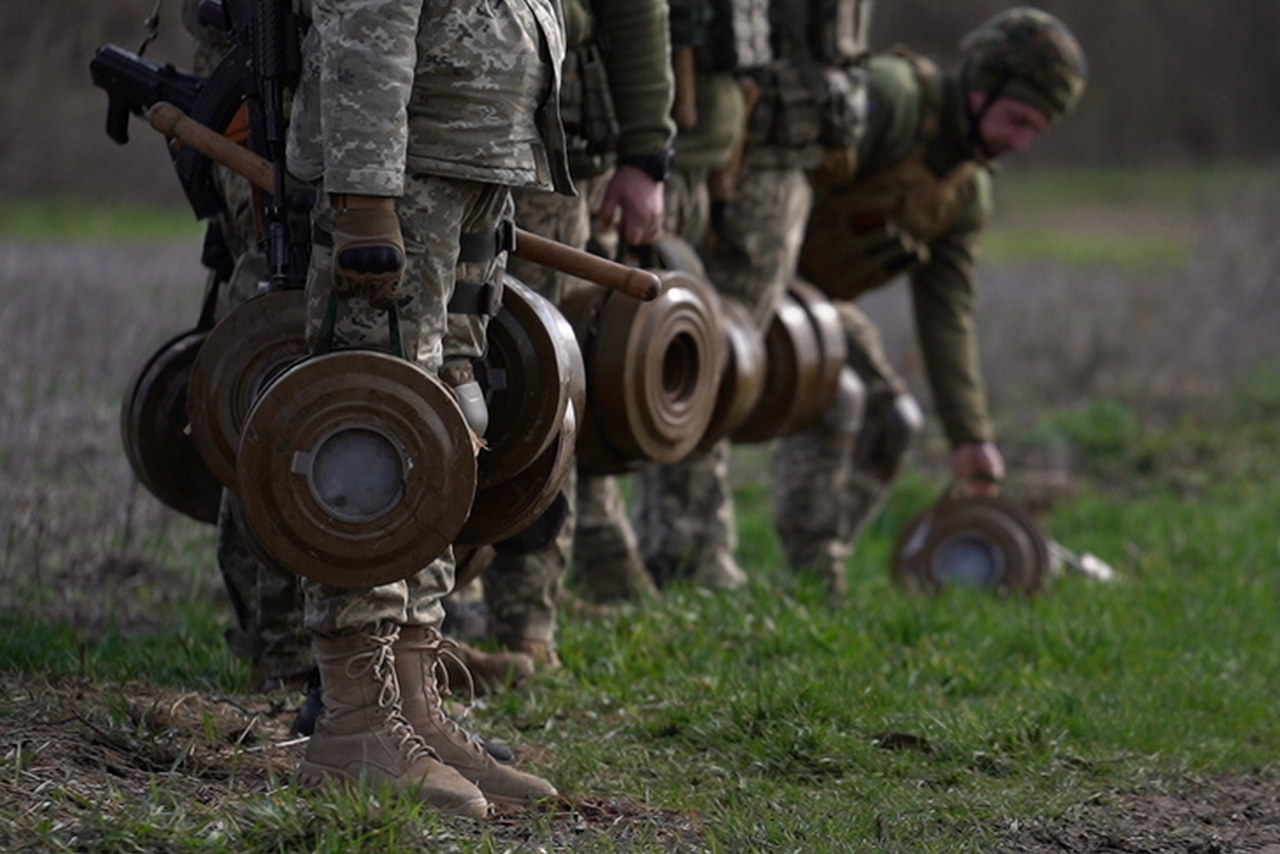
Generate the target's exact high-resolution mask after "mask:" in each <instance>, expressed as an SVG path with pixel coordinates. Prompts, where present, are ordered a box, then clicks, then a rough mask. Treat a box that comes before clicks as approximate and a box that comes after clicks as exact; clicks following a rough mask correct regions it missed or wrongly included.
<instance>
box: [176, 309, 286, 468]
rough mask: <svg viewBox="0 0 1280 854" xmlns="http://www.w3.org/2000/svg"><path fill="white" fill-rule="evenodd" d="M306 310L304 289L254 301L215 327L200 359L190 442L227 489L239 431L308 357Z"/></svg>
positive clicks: (194, 371) (190, 402)
mask: <svg viewBox="0 0 1280 854" xmlns="http://www.w3.org/2000/svg"><path fill="white" fill-rule="evenodd" d="M306 310H307V307H306V297H305V296H304V294H303V292H302V291H301V290H296V289H295V290H285V291H275V292H272V293H266V294H263V295H262V296H258V297H254V298H253V299H251V300H249V301H247V302H244V303H241V304H240V305H239V306H237V307H236V308H235V309H234V310H232V311H231V312H230V313H229V314H227V316H226V317H224V318H223V319H222V320H221V321H219V322H218V324H217V325H216V326H214V327H213V330H212V331H211V332H210V333H209V337H208V338H206V339H205V342H204V346H203V347H201V348H200V353H199V355H198V356H196V360H195V364H194V365H193V366H192V368H191V387H190V390H189V391H188V393H187V411H188V413H189V415H190V416H191V439H192V441H193V442H195V445H196V449H197V450H198V451H199V452H200V456H201V457H203V458H204V461H205V463H206V464H208V466H209V470H210V471H212V472H213V474H214V476H215V477H217V478H218V480H219V481H221V482H222V483H223V484H225V485H227V486H232V485H233V484H234V483H235V479H236V452H237V450H238V448H239V447H240V431H241V430H242V429H243V428H244V422H245V418H246V417H248V415H249V410H250V409H251V408H252V407H253V404H254V401H256V400H257V399H258V395H259V394H260V393H261V392H262V390H263V389H264V388H266V386H267V384H268V383H270V381H271V380H273V379H275V377H277V376H279V375H280V374H281V373H282V372H283V371H284V369H285V368H287V367H289V366H290V365H293V364H295V363H297V362H298V361H300V360H301V359H302V358H304V357H305V356H306V355H307V352H308V350H307V341H306V335H305V329H306Z"/></svg>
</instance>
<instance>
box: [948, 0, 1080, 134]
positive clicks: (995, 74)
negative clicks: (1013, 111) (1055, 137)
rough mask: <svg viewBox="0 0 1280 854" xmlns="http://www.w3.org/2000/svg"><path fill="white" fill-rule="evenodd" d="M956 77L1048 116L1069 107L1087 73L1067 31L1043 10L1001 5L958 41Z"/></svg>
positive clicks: (1067, 109)
mask: <svg viewBox="0 0 1280 854" xmlns="http://www.w3.org/2000/svg"><path fill="white" fill-rule="evenodd" d="M960 49H961V51H963V53H964V62H963V65H962V71H961V75H962V79H963V80H964V81H965V85H966V86H967V87H968V88H969V89H971V90H978V91H990V90H992V89H993V88H994V87H997V86H1001V87H1002V88H1001V89H1000V95H1001V97H1008V98H1016V99H1018V100H1020V101H1025V102H1027V103H1029V104H1031V105H1032V106H1035V107H1038V108H1039V109H1041V110H1043V111H1044V112H1045V114H1046V115H1048V116H1049V117H1050V118H1056V117H1058V116H1062V115H1065V114H1067V113H1069V112H1070V111H1071V109H1072V108H1073V107H1074V106H1075V105H1076V102H1077V101H1079V100H1080V96H1081V95H1082V94H1084V87H1085V82H1086V80H1087V79H1088V76H1089V66H1088V62H1087V61H1086V60H1085V56H1084V51H1083V50H1082V49H1081V47H1080V43H1079V42H1078V41H1077V40H1076V37H1075V35H1074V34H1072V32H1071V30H1070V29H1069V28H1068V27H1067V25H1066V24H1064V23H1063V22H1062V21H1060V20H1059V19H1058V18H1055V17H1054V16H1053V15H1050V14H1049V13H1048V12H1044V11H1041V10H1040V9H1034V8H1032V7H1030V6H1017V7H1014V8H1012V9H1006V10H1005V11H1003V12H1000V13H998V14H996V15H995V16H993V17H992V18H990V19H989V20H987V21H986V22H985V23H984V24H982V25H981V26H979V27H978V28H977V29H975V30H974V31H973V32H971V33H969V34H968V35H967V36H965V37H964V38H963V39H961V41H960Z"/></svg>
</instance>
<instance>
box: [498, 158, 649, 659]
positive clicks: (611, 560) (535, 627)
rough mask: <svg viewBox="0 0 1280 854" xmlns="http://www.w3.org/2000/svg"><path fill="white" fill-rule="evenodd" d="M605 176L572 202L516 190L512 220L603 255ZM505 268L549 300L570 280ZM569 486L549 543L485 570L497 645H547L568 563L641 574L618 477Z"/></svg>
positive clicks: (607, 238) (534, 268) (532, 269)
mask: <svg viewBox="0 0 1280 854" xmlns="http://www.w3.org/2000/svg"><path fill="white" fill-rule="evenodd" d="M608 177H609V176H608V175H602V176H600V177H598V178H593V179H587V180H579V181H578V189H579V191H580V193H581V195H580V196H579V198H577V199H571V198H567V197H565V196H559V195H554V194H551V193H541V192H536V191H532V190H516V191H515V193H514V195H515V201H516V221H517V222H518V223H519V224H520V226H521V227H522V228H525V229H528V230H529V231H531V232H533V233H535V234H539V235H542V236H543V237H549V238H552V239H554V240H558V241H560V242H561V243H565V244H568V245H570V246H575V247H579V248H583V247H590V248H592V249H593V251H599V252H602V253H603V254H609V253H610V250H611V248H612V245H613V243H614V241H613V239H612V238H613V236H612V235H610V234H602V233H600V231H599V229H597V228H595V227H594V226H593V222H592V216H591V211H593V210H595V209H596V208H597V207H598V206H599V200H600V196H601V194H602V193H603V192H604V188H605V186H606V185H607V179H608ZM508 269H509V271H510V272H511V273H512V275H514V276H515V277H516V278H518V279H520V280H521V281H522V282H524V283H525V284H527V285H528V286H529V287H530V288H532V289H533V290H535V291H537V292H538V293H539V294H541V295H542V296H544V297H546V298H547V299H549V300H550V301H551V302H553V303H557V302H559V301H560V299H561V298H562V296H563V295H564V293H565V289H566V288H567V287H570V286H572V283H573V281H574V280H573V279H572V277H569V276H566V275H565V274H563V273H559V272H557V271H555V270H552V269H551V268H549V267H543V266H541V265H538V264H533V263H531V262H528V261H524V260H522V259H519V258H513V259H511V261H510V264H509V266H508ZM587 286H588V287H596V286H595V285H587ZM588 405H590V401H588ZM569 481H570V482H569V483H568V484H566V487H565V493H566V497H567V498H568V499H569V514H568V517H567V518H566V520H565V523H564V526H563V527H562V528H561V530H560V532H559V534H558V536H557V537H556V539H555V541H554V542H553V543H551V544H549V545H547V546H545V547H544V548H541V549H537V550H535V551H532V552H527V553H514V552H503V551H500V552H499V554H498V555H497V556H496V557H495V558H494V561H493V563H492V564H491V565H490V566H489V568H488V569H486V570H485V574H484V590H485V601H486V603H487V604H488V606H489V611H490V615H491V616H492V619H493V627H494V632H495V634H496V635H497V637H498V639H499V641H500V642H502V643H503V644H504V645H507V646H514V645H517V644H519V643H521V642H523V641H532V642H535V643H540V644H545V645H547V646H549V647H552V648H553V647H554V643H555V634H556V612H557V604H556V603H557V600H558V598H559V596H560V592H561V590H562V588H563V586H564V583H565V580H566V576H567V574H568V571H569V564H570V561H571V560H572V561H573V562H574V564H575V568H576V570H577V573H578V575H579V577H585V578H586V579H587V584H588V585H590V583H591V582H590V580H589V579H590V578H591V577H593V576H596V575H611V574H613V573H615V572H618V571H623V572H625V571H628V569H632V570H634V569H636V568H638V569H640V570H641V571H642V567H641V566H640V558H639V553H638V550H637V547H636V539H635V533H634V532H633V531H632V529H631V522H630V520H629V519H628V518H627V515H626V512H625V509H624V507H623V503H622V499H621V492H620V490H619V486H618V483H617V479H616V478H614V477H612V476H600V475H590V474H585V473H581V474H577V475H576V476H571V477H570V478H569Z"/></svg>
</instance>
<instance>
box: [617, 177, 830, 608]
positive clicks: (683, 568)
mask: <svg viewBox="0 0 1280 854" xmlns="http://www.w3.org/2000/svg"><path fill="white" fill-rule="evenodd" d="M699 180H700V181H701V183H700V184H699V183H698V181H699ZM706 187H707V184H706V181H705V177H704V176H700V175H698V174H696V173H693V174H691V175H686V176H684V179H683V180H679V181H674V182H672V183H671V184H670V185H669V186H668V198H667V207H668V220H669V222H671V223H672V224H673V225H674V226H675V227H674V228H673V229H672V230H673V231H674V232H675V233H677V234H679V235H680V236H682V237H685V238H686V239H687V240H690V241H691V242H692V241H694V240H697V239H699V238H701V237H702V236H703V235H706V239H705V240H701V241H700V242H699V243H696V244H695V245H696V246H698V248H699V251H700V254H701V255H702V259H703V262H704V264H705V265H706V269H707V276H708V278H709V279H710V280H711V283H712V284H713V285H715V287H716V289H717V290H719V291H720V293H722V294H723V295H724V296H725V297H727V298H729V299H736V300H738V301H739V302H741V303H742V304H743V305H744V306H745V307H746V308H747V310H748V311H749V312H750V314H751V316H752V317H753V318H754V319H755V321H756V323H757V324H758V325H759V326H760V328H761V329H764V328H765V325H766V324H767V323H768V322H769V319H770V317H771V316H772V313H773V305H774V302H775V301H776V300H777V298H778V296H779V294H781V293H782V292H783V291H784V290H785V289H786V287H787V285H788V284H789V283H790V281H791V279H792V277H793V276H794V275H795V269H796V263H797V259H798V256H799V252H800V245H801V241H802V240H803V238H804V224H805V219H806V217H807V216H808V213H809V207H810V205H811V203H812V192H811V190H810V188H809V183H808V179H807V178H806V177H805V174H804V172H803V171H802V170H799V169H773V168H748V169H747V170H746V171H745V172H744V173H743V175H742V176H741V180H740V181H739V183H738V188H737V196H736V197H735V198H734V199H733V200H731V201H728V202H726V203H725V204H724V205H723V207H722V208H721V209H720V211H719V214H720V215H718V216H717V217H716V218H715V221H714V222H712V223H711V224H710V225H711V228H710V229H708V228H707V223H706V221H705V220H703V221H699V216H698V214H699V213H700V212H704V211H705V212H707V216H710V214H709V211H710V204H709V202H708V201H707V196H706V194H707V190H706ZM729 463H730V450H729V443H728V442H727V441H723V442H721V443H718V444H717V445H716V447H715V448H714V449H713V450H712V451H711V452H709V453H704V454H700V455H697V456H693V457H690V458H688V459H686V460H683V461H681V462H679V463H675V464H672V465H665V466H650V467H648V468H647V469H646V471H645V472H644V473H643V475H642V476H641V477H639V478H637V483H636V504H637V510H636V518H637V529H638V532H639V534H640V539H641V543H642V544H643V550H644V555H645V561H646V563H647V564H648V565H649V567H650V569H651V571H652V572H653V573H654V574H655V576H657V577H658V578H660V579H662V580H664V581H665V580H669V579H670V578H673V577H680V576H686V577H690V578H693V579H694V580H695V581H697V582H698V583H701V584H704V585H706V586H710V587H733V586H737V585H739V584H741V583H742V582H743V581H744V580H745V576H744V574H743V573H742V570H741V568H740V567H739V566H738V564H737V561H736V559H735V557H734V551H735V549H736V548H737V527H736V523H735V521H734V512H733V494H732V487H731V484H730V482H729Z"/></svg>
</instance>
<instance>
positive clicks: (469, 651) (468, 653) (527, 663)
mask: <svg viewBox="0 0 1280 854" xmlns="http://www.w3.org/2000/svg"><path fill="white" fill-rule="evenodd" d="M453 643H454V644H456V646H455V648H454V649H453V650H452V652H453V654H452V655H445V656H442V658H441V661H442V663H443V664H444V666H445V669H446V670H447V671H448V673H449V684H451V685H468V686H470V687H471V688H472V690H473V691H474V693H475V695H476V696H477V697H482V696H484V695H485V694H495V693H497V692H498V691H500V690H502V689H503V688H505V687H507V686H508V685H509V686H511V687H512V688H515V689H516V690H520V689H521V688H523V687H524V685H525V683H526V682H528V681H529V677H530V676H532V675H533V671H534V665H533V657H532V656H530V655H527V654H526V653H523V652H485V651H484V650H480V649H476V648H475V647H474V646H471V645H470V644H466V643H463V642H462V641H454V642H453Z"/></svg>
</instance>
